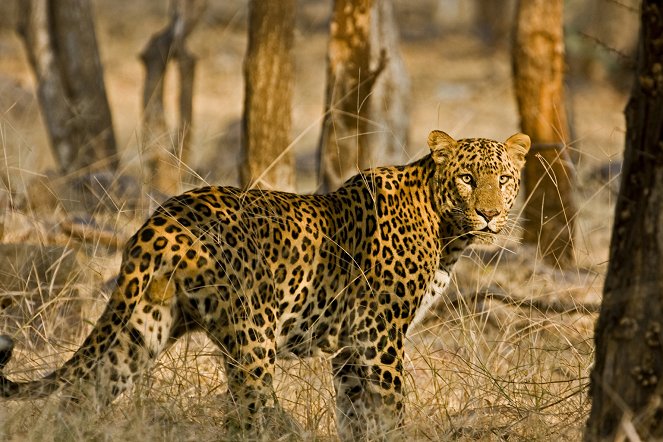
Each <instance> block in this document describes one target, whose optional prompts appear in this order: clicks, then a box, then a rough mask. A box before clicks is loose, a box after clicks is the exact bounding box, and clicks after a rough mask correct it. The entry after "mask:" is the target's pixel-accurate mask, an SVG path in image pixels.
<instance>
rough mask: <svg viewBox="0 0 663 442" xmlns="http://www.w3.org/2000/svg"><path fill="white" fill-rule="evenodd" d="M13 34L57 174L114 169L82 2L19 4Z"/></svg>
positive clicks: (99, 73) (87, 11) (107, 115)
mask: <svg viewBox="0 0 663 442" xmlns="http://www.w3.org/2000/svg"><path fill="white" fill-rule="evenodd" d="M19 7H20V8H21V10H20V14H19V17H20V20H19V23H18V32H19V34H20V35H21V37H22V39H23V42H24V44H25V48H26V51H27V54H28V60H29V61H30V65H31V67H32V70H33V72H34V74H35V77H36V79H37V96H38V99H39V103H40V107H41V111H42V114H43V116H44V120H45V121H46V127H47V131H48V134H49V138H50V141H51V147H52V149H53V152H54V154H55V159H56V161H57V163H58V166H59V167H60V170H61V171H62V172H63V173H70V172H74V171H77V170H79V169H83V168H95V169H101V168H107V169H116V168H117V165H118V158H117V149H116V143H115V135H114V133H113V123H112V118H111V112H110V107H109V105H108V100H107V98H106V89H105V87H104V79H103V70H102V66H101V62H100V60H99V53H98V51H97V39H96V35H95V31H94V22H93V19H92V9H91V5H90V2H89V1H86V0H59V1H48V0H25V1H23V2H19Z"/></svg>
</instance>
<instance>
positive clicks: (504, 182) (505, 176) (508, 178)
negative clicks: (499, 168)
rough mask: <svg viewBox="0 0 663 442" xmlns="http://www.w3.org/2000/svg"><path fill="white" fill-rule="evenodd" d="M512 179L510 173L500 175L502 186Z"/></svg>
mask: <svg viewBox="0 0 663 442" xmlns="http://www.w3.org/2000/svg"><path fill="white" fill-rule="evenodd" d="M510 179H511V176H510V175H501V176H500V186H503V185H505V184H506V183H508V182H509V180H510Z"/></svg>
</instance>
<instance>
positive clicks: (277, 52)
mask: <svg viewBox="0 0 663 442" xmlns="http://www.w3.org/2000/svg"><path fill="white" fill-rule="evenodd" d="M294 27H295V0H281V1H278V0H251V1H250V2H249V41H248V46H247V50H246V57H245V59H244V78H245V82H244V87H245V96H244V116H243V120H242V142H243V149H242V153H243V158H242V166H241V170H240V180H241V183H242V185H243V186H245V187H260V188H266V189H279V190H286V191H294V190H295V161H294V156H293V154H292V152H291V146H290V130H291V125H292V116H291V107H292V81H293V57H292V46H293V40H294Z"/></svg>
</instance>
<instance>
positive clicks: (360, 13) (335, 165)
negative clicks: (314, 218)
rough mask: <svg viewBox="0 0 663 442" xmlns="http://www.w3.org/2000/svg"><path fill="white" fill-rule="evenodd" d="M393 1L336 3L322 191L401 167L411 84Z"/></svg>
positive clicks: (321, 149)
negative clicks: (367, 172) (366, 172)
mask: <svg viewBox="0 0 663 442" xmlns="http://www.w3.org/2000/svg"><path fill="white" fill-rule="evenodd" d="M397 45H398V34H397V29H396V24H395V20H394V17H393V7H392V3H391V0H381V1H372V0H335V1H334V11H333V14H332V19H331V25H330V38H329V48H328V53H327V90H326V103H325V117H324V121H323V124H322V133H321V136H320V143H319V147H318V149H319V169H320V171H319V173H320V176H321V179H322V183H321V189H320V190H321V191H323V192H327V191H331V190H334V189H336V188H338V187H339V186H340V185H341V184H342V183H343V182H344V181H345V180H346V179H347V178H349V177H350V176H352V175H354V174H356V173H357V171H359V170H361V169H364V168H367V167H374V166H376V165H380V164H388V163H398V162H401V160H402V158H403V156H404V145H405V144H406V142H407V128H408V116H407V114H408V109H407V108H408V103H407V97H408V94H409V80H408V78H407V74H406V72H405V68H404V65H403V62H402V60H401V57H400V54H399V51H398V47H397Z"/></svg>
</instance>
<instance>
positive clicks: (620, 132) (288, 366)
mask: <svg viewBox="0 0 663 442" xmlns="http://www.w3.org/2000/svg"><path fill="white" fill-rule="evenodd" d="M161 3H162V2H153V3H148V2H135V1H134V2H130V1H127V0H121V1H113V0H98V1H96V2H94V6H95V9H96V14H97V17H96V20H97V33H98V41H99V46H100V50H101V57H102V61H103V65H104V69H105V71H104V72H105V80H106V86H107V91H108V96H109V100H110V105H111V109H112V112H113V118H114V125H115V131H116V136H117V139H118V142H119V146H120V149H121V152H122V157H121V158H122V159H121V161H122V165H123V173H127V174H133V175H136V176H138V175H140V171H141V159H140V156H139V155H138V149H137V139H138V135H137V134H138V131H139V122H140V100H141V94H142V91H141V88H142V81H143V77H142V75H143V70H142V66H141V63H140V60H139V58H138V54H139V52H140V51H141V49H142V48H143V47H144V45H145V44H146V42H147V40H148V38H149V37H150V35H151V34H152V33H154V32H156V31H157V30H158V29H160V28H161V27H162V26H163V25H164V23H165V21H166V7H165V6H164V5H163V4H161ZM210 3H212V2H210ZM219 3H223V4H219V5H216V4H215V5H212V6H210V10H209V12H208V14H207V15H206V16H205V18H204V20H203V21H202V22H201V24H200V26H199V28H198V29H196V31H194V33H193V35H192V36H191V40H190V48H191V50H192V52H194V53H195V54H196V55H197V57H198V70H197V73H196V84H195V93H194V122H193V125H194V134H193V152H194V155H193V159H192V161H191V164H190V165H189V166H190V167H191V174H190V176H189V177H188V178H187V179H186V181H187V182H188V183H190V184H191V185H198V184H201V183H214V184H221V185H224V184H230V185H236V184H237V181H238V179H237V164H238V158H237V152H238V145H239V127H238V121H239V120H240V118H241V112H242V103H243V86H242V85H243V80H242V59H243V55H244V51H245V46H246V29H245V20H246V9H245V5H244V2H242V1H236V2H232V1H230V2H219ZM403 3H407V2H400V4H401V5H402V4H403ZM423 3H426V4H429V3H430V4H434V3H435V2H430V1H429V2H422V4H423ZM446 3H454V2H446ZM446 3H445V2H441V3H439V4H446ZM466 3H469V2H455V4H457V5H458V7H457V8H456V9H454V10H452V11H450V14H449V15H448V16H445V17H442V18H439V17H438V18H436V20H437V22H436V23H439V28H438V29H432V30H431V29H427V30H422V31H421V32H418V31H417V29H415V28H416V26H417V23H419V22H420V21H421V20H425V16H424V18H422V17H411V16H408V17H406V16H405V12H403V14H402V17H401V18H403V20H406V19H407V24H404V25H403V26H404V29H403V34H404V35H407V36H408V38H405V39H404V40H403V42H402V45H401V51H402V55H403V57H404V59H405V63H406V66H407V69H408V71H409V74H410V77H411V103H410V105H411V117H410V135H409V139H410V142H409V144H408V146H407V148H406V150H407V156H408V158H411V159H414V158H417V157H420V156H421V155H423V154H424V153H426V150H427V148H426V143H425V140H426V137H427V135H428V133H429V131H430V130H432V129H441V130H444V131H445V132H448V133H449V134H451V135H452V136H454V137H456V138H463V137H488V138H495V139H506V138H507V137H508V136H510V135H512V134H513V133H515V132H517V131H518V130H519V127H518V115H517V110H516V105H515V99H514V94H513V90H512V84H511V77H510V75H511V68H510V55H509V52H508V45H502V46H497V47H493V48H490V47H487V46H486V45H485V44H484V43H483V42H482V41H481V40H480V39H479V38H478V37H477V35H476V34H475V33H474V32H473V31H472V30H471V26H470V25H471V10H469V9H468V8H467V7H466V6H463V5H466ZM328 13H329V7H328V6H327V5H326V4H325V3H323V2H315V1H309V2H303V3H302V6H301V11H300V17H299V19H298V27H297V29H296V37H295V58H296V84H295V97H294V102H293V121H294V128H293V139H296V142H295V143H294V146H293V149H294V152H295V154H296V156H297V164H298V177H297V180H298V181H297V183H298V189H299V190H300V191H303V192H311V191H314V190H315V187H316V182H317V180H316V176H315V148H316V144H317V140H318V136H319V130H320V122H321V115H322V112H323V99H324V97H323V93H324V81H325V77H324V76H325V51H326V44H327V32H326V19H327V17H328ZM438 15H439V11H438ZM417 20H419V21H417ZM0 24H2V27H0V147H1V148H2V157H0V174H1V176H2V182H3V184H4V186H3V187H2V188H0V202H2V203H3V204H4V207H5V208H6V209H7V210H5V209H0V211H2V210H4V213H2V214H0V216H1V217H2V220H3V223H2V225H3V226H4V230H3V233H2V235H0V240H1V241H2V242H4V243H25V242H30V243H31V244H37V245H39V244H42V245H47V244H48V245H51V246H52V245H59V246H63V247H67V248H70V249H73V250H74V251H75V254H76V256H77V259H78V261H79V262H80V263H81V266H82V273H83V274H84V275H83V276H81V277H79V276H77V277H76V280H75V281H74V282H72V283H71V285H72V287H73V289H75V290H74V291H73V292H72V291H66V290H65V292H66V293H68V294H69V295H70V294H71V293H74V292H75V293H76V296H78V297H80V298H81V299H82V300H83V304H84V306H83V308H84V309H86V310H84V311H86V312H88V313H87V315H88V316H87V317H86V320H85V321H84V324H83V325H82V326H81V327H73V326H72V328H73V329H75V330H74V332H70V333H64V334H63V333H62V332H61V330H60V329H61V327H59V328H58V330H59V331H58V333H57V336H51V328H50V326H49V325H48V324H46V325H44V323H43V321H42V323H41V324H42V325H40V327H41V329H40V330H38V331H37V332H35V330H31V331H30V332H29V333H28V332H26V331H25V330H26V329H25V328H21V326H18V328H16V331H14V334H15V336H16V337H17V340H18V341H19V347H20V348H19V349H18V352H17V353H18V354H17V355H16V356H15V357H14V359H15V360H14V361H13V362H12V363H11V364H10V366H9V372H10V374H11V376H13V377H17V378H21V377H23V378H32V377H34V376H37V375H38V374H40V373H45V372H47V371H48V370H49V368H52V367H54V366H55V365H57V364H59V363H61V362H62V361H63V360H64V359H65V358H66V357H67V355H69V354H71V353H70V352H71V351H73V350H74V349H75V348H76V345H78V343H80V342H81V340H82V336H83V334H84V333H85V330H86V327H89V324H90V323H91V322H93V321H94V315H95V314H98V312H99V308H100V306H102V305H103V299H104V296H105V294H104V293H103V292H102V294H101V295H100V294H99V287H101V286H102V285H103V283H104V281H107V280H108V279H109V278H111V277H112V276H113V275H114V274H115V272H116V270H117V268H118V265H119V254H118V253H117V251H116V250H115V249H114V248H113V247H111V246H109V245H108V243H107V242H104V241H103V240H101V239H100V238H99V237H98V236H95V235H96V234H90V235H91V236H89V237H88V238H87V240H86V241H80V235H78V239H72V238H71V236H70V235H69V234H67V230H66V229H65V228H63V223H64V222H65V221H66V220H68V219H70V218H71V217H72V216H79V214H78V213H73V212H72V211H69V209H67V207H70V206H68V205H67V202H66V201H64V198H63V197H61V195H58V194H56V193H57V192H56V191H55V190H54V189H56V188H55V187H49V186H50V184H46V185H45V187H44V184H43V182H44V180H46V179H47V178H48V179H50V178H49V177H51V176H52V175H50V174H51V172H50V171H52V170H53V168H54V161H53V157H52V155H51V153H50V151H49V148H48V143H47V138H46V135H45V131H44V125H43V124H42V121H41V118H40V114H39V107H38V103H37V102H36V99H35V96H34V79H33V77H32V74H31V73H30V70H29V67H28V64H27V62H26V57H25V53H24V51H23V48H22V46H21V42H20V40H19V39H18V37H17V36H16V34H15V33H14V32H13V31H12V29H11V23H10V20H5V21H0ZM408 27H410V28H408ZM415 31H416V32H415ZM573 38H578V37H577V35H575V36H570V37H569V39H570V40H572V39H573ZM592 51H595V52H592ZM601 51H602V49H601V48H600V47H595V48H592V49H590V52H589V54H586V53H584V54H582V56H583V57H590V58H591V57H597V58H599V57H604V56H605V54H604V53H603V52H601ZM576 55H577V54H576ZM571 59H572V57H570V60H571ZM173 81H174V77H172V76H169V77H168V78H167V79H166V90H169V89H168V85H169V84H173ZM568 92H569V94H568V95H569V96H568V109H569V110H570V111H571V113H572V117H571V118H572V121H573V125H574V131H573V134H574V135H573V139H572V140H571V142H570V143H569V144H570V146H571V147H572V148H573V149H574V151H575V152H576V153H577V157H578V161H577V174H578V180H579V187H578V190H577V202H578V205H579V209H580V213H579V216H578V226H577V232H576V244H575V246H576V254H577V261H578V267H577V268H574V269H573V270H571V271H569V270H565V271H562V270H561V269H556V268H551V267H549V266H547V265H545V264H544V263H542V262H541V260H540V259H539V258H538V254H537V252H536V248H535V247H527V246H522V245H520V244H519V243H518V241H517V239H516V240H513V241H511V242H506V243H505V244H504V245H503V249H501V250H502V251H503V252H504V253H499V250H498V252H497V253H495V252H494V251H493V252H491V251H490V250H488V251H487V252H485V251H484V252H482V250H479V251H474V252H471V253H469V254H468V256H467V257H466V258H465V259H464V260H463V262H461V263H460V265H459V270H458V271H457V272H456V273H457V276H456V278H455V279H456V281H455V286H454V288H453V290H452V293H450V295H449V301H448V303H447V304H446V305H445V306H442V307H441V308H440V309H439V311H438V317H437V318H431V319H430V320H429V321H428V322H427V323H426V324H425V327H421V329H420V330H417V331H416V332H415V333H413V334H412V336H411V342H409V344H408V355H409V360H408V372H409V373H410V375H409V378H408V390H409V391H410V393H409V395H408V404H407V407H408V412H407V420H408V422H409V424H408V428H407V431H408V433H409V434H411V435H412V438H413V439H414V440H441V439H443V440H448V439H453V440H505V439H506V438H509V440H574V439H577V438H578V437H579V435H580V434H581V432H582V427H583V422H584V419H585V417H586V414H587V412H588V410H589V408H588V407H589V402H588V399H587V396H586V395H587V383H588V378H587V377H588V370H589V367H590V364H591V361H592V354H593V343H592V342H591V338H592V333H593V322H594V320H595V319H596V314H595V310H592V309H591V308H589V309H586V308H585V307H583V306H590V307H592V308H593V307H595V306H596V305H597V304H598V303H599V302H600V293H601V287H602V281H603V277H604V273H605V269H606V264H607V259H608V244H609V239H610V231H611V221H610V220H611V218H612V215H613V203H614V200H615V197H616V193H615V191H616V189H617V187H616V183H617V182H618V177H617V173H618V164H619V160H620V158H621V152H622V150H623V143H624V132H625V123H624V118H623V113H622V112H623V108H624V106H625V104H626V100H627V92H625V91H623V90H619V89H617V88H615V87H614V86H613V84H612V82H611V81H610V80H609V79H608V76H607V75H605V74H601V73H599V74H596V73H594V75H593V77H592V78H591V79H587V78H583V77H582V76H579V75H575V76H574V77H570V78H569V89H568ZM175 100H176V97H175V96H174V94H173V93H172V91H171V92H170V93H169V94H168V96H167V111H168V118H169V121H170V122H174V121H175V113H174V103H175ZM615 164H616V165H617V167H616V168H615V167H613V168H610V167H609V166H610V165H615ZM608 170H609V171H610V172H609V173H608V172H606V171H608ZM604 172H605V173H604ZM35 182H41V183H42V184H41V186H42V187H38V189H40V190H38V191H37V192H34V191H33V192H31V191H30V189H31V188H33V189H34V188H35V184H34V183H35ZM50 182H51V181H48V180H46V183H50ZM53 186H55V185H53ZM144 215H145V214H144V212H141V211H136V212H133V211H126V210H124V211H123V210H118V211H115V213H113V214H112V215H108V216H106V218H104V220H103V223H104V224H103V226H104V229H106V230H109V231H111V232H112V234H116V235H117V236H118V237H120V238H124V237H126V236H127V235H128V234H130V233H131V231H132V229H134V228H135V226H136V225H137V224H138V223H140V222H141V220H142V217H143V216H144ZM96 222H97V223H99V222H100V221H99V220H97V221H96ZM491 250H494V249H491ZM511 252H515V253H511ZM495 257H497V258H495ZM10 273H11V272H10ZM12 274H14V273H12ZM16 274H18V273H16ZM30 275H31V274H30V273H29V272H28V274H27V276H22V277H24V278H29V277H32V276H30ZM496 288H497V289H499V291H500V293H506V294H508V295H509V297H510V299H511V301H514V300H515V302H511V303H510V304H509V303H504V302H500V301H499V299H497V298H494V297H492V298H491V297H480V296H478V295H476V296H470V297H468V293H474V294H477V293H482V292H483V291H485V290H492V291H495V289H496ZM69 295H66V296H69ZM62 296H65V295H62ZM532 300H534V301H536V300H545V301H546V302H549V303H553V302H557V303H558V304H559V305H562V306H567V307H568V308H561V309H557V310H555V309H549V310H548V311H543V310H542V309H540V308H536V307H533V305H534V304H532ZM0 306H1V303H0ZM33 314H34V315H39V314H41V313H40V311H33ZM35 334H36V336H37V338H36V340H37V341H39V342H40V344H38V345H37V344H28V342H27V341H30V340H32V341H34V340H35V338H34V336H35ZM21 339H24V340H23V341H21ZM21 342H23V343H24V345H22V346H21ZM215 352H216V349H215V348H213V347H212V346H211V345H210V344H209V343H208V342H207V341H206V340H205V339H203V338H202V337H192V338H190V339H188V340H186V341H185V342H183V343H182V344H181V345H178V346H177V347H176V348H174V349H173V350H172V351H169V352H168V354H167V355H166V356H165V357H164V358H162V360H161V361H160V362H159V366H158V367H157V369H156V370H155V372H154V374H152V375H151V376H150V377H149V379H148V380H147V381H146V382H145V385H142V386H141V387H140V388H137V389H136V391H134V392H132V393H131V394H129V395H127V396H126V397H124V398H123V399H121V400H120V401H118V403H116V404H115V405H114V406H113V407H111V409H110V410H109V411H107V412H105V414H103V415H102V416H94V417H92V418H90V419H94V422H95V423H96V424H95V425H97V426H96V427H93V426H90V425H84V424H82V422H85V421H77V420H72V418H70V417H67V416H63V415H61V414H59V412H58V411H57V410H58V408H57V406H56V404H51V403H50V402H47V403H46V405H43V402H41V403H40V402H35V403H27V404H9V405H5V404H2V405H0V438H2V439H7V440H23V439H25V438H29V439H32V440H54V439H57V440H60V439H62V440H71V439H79V440H89V439H95V440H96V439H99V440H102V439H103V440H116V439H117V440H120V439H121V440H127V439H128V440H134V439H135V440H139V439H142V440H193V439H196V440H214V439H217V438H218V437H222V436H219V434H223V432H222V430H221V429H220V425H221V421H222V419H220V416H222V414H223V412H222V411H219V410H223V399H222V397H223V395H222V392H223V389H224V387H223V385H224V384H223V374H222V370H221V369H220V364H219V362H218V359H217V358H215ZM327 365H328V364H327V362H326V361H324V360H310V361H298V362H284V363H282V365H281V368H282V370H281V375H280V377H279V380H278V383H279V385H278V394H279V397H280V398H282V399H281V400H282V402H283V405H284V408H286V409H287V410H288V411H289V412H290V413H291V414H292V415H293V416H294V417H295V418H296V419H297V421H298V422H299V425H300V426H301V428H299V429H298V430H297V433H298V434H299V437H300V438H303V439H305V440H334V436H333V435H334V434H335V429H334V418H333V394H332V386H331V382H330V378H329V373H328V367H327ZM52 428H55V431H53V430H52Z"/></svg>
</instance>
